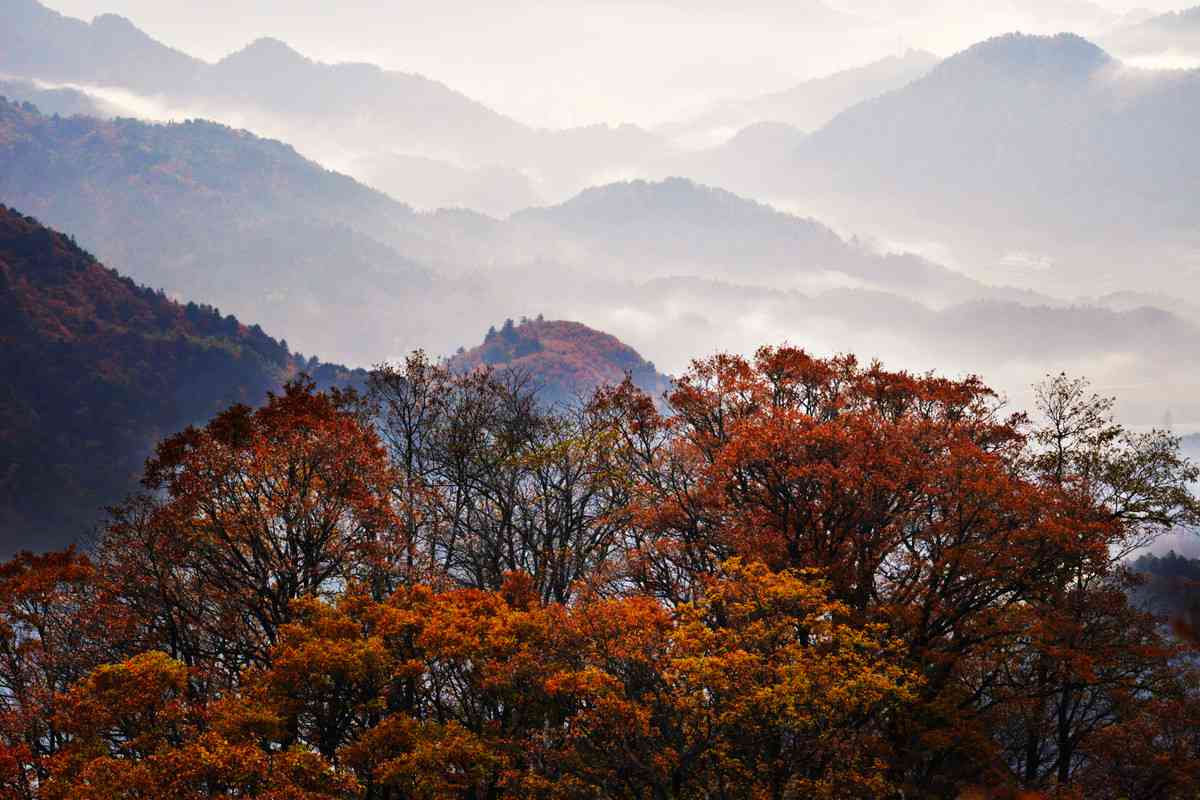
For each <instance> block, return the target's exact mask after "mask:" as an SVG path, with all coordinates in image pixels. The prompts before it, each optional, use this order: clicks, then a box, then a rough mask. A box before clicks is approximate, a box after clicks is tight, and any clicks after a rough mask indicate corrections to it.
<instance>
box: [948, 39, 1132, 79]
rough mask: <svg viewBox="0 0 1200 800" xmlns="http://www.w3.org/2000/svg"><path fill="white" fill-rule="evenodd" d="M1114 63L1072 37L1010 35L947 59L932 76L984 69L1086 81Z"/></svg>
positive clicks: (1087, 42) (1083, 42)
mask: <svg viewBox="0 0 1200 800" xmlns="http://www.w3.org/2000/svg"><path fill="white" fill-rule="evenodd" d="M1112 63H1114V59H1113V57H1112V56H1110V55H1109V54H1108V53H1107V52H1105V51H1104V50H1103V48H1101V47H1099V46H1097V45H1095V44H1093V43H1092V42H1090V41H1088V40H1087V39H1085V38H1083V37H1082V36H1078V35H1076V34H1073V33H1060V34H1058V35H1056V36H1034V35H1030V34H1024V33H1009V34H1005V35H1004V36H996V37H993V38H991V39H988V40H986V41H983V42H980V43H978V44H976V45H973V46H971V47H969V48H967V49H966V50H964V51H963V52H961V53H959V54H958V55H955V56H952V57H951V58H948V59H946V60H945V61H944V62H942V63H941V64H940V65H939V66H938V67H937V68H935V69H934V73H933V74H935V75H938V74H955V73H958V72H961V71H962V70H964V69H984V70H988V71H992V70H1002V71H1004V72H1006V73H1009V74H1016V73H1023V72H1024V73H1028V72H1036V73H1048V74H1052V75H1056V76H1059V77H1069V76H1079V77H1087V76H1089V75H1091V74H1092V73H1094V72H1095V71H1097V70H1099V69H1102V68H1104V67H1106V66H1108V65H1110V64H1112Z"/></svg>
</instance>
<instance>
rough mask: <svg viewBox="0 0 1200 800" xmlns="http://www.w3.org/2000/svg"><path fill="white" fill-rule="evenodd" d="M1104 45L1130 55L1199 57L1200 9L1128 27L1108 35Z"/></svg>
mask: <svg viewBox="0 0 1200 800" xmlns="http://www.w3.org/2000/svg"><path fill="white" fill-rule="evenodd" d="M1102 42H1103V44H1104V46H1105V47H1107V48H1109V49H1111V50H1113V51H1114V52H1117V53H1121V54H1122V55H1127V56H1135V55H1154V54H1157V53H1165V52H1176V53H1190V54H1192V55H1196V54H1200V6H1196V7H1195V8H1189V9H1186V10H1183V11H1172V12H1170V13H1167V14H1160V15H1158V16H1156V17H1151V18H1150V19H1148V20H1144V21H1142V22H1139V23H1137V24H1134V25H1127V26H1125V27H1122V28H1119V29H1117V30H1115V31H1113V32H1112V33H1110V34H1108V35H1107V36H1105V37H1104V38H1103V39H1102Z"/></svg>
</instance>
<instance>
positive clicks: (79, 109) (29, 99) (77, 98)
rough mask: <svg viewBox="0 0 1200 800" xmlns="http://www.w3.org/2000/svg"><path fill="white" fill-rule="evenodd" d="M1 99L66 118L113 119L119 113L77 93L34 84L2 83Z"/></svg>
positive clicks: (90, 96) (76, 91)
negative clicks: (28, 104) (111, 117)
mask: <svg viewBox="0 0 1200 800" xmlns="http://www.w3.org/2000/svg"><path fill="white" fill-rule="evenodd" d="M0 97H2V98H4V99H6V100H11V101H12V102H14V103H18V102H20V103H30V104H32V105H33V106H35V107H36V108H37V110H38V111H41V112H42V113H44V114H59V115H61V116H64V117H70V116H74V115H76V114H80V115H83V116H88V117H110V116H113V115H114V114H115V113H116V111H117V109H115V108H112V107H111V106H108V105H107V104H105V103H104V102H103V101H102V100H100V99H99V98H97V97H94V96H93V95H89V94H87V93H85V92H81V91H78V90H77V89H64V88H57V89H47V88H43V87H41V86H38V85H37V84H35V83H34V82H33V81H27V80H20V79H17V80H3V79H0Z"/></svg>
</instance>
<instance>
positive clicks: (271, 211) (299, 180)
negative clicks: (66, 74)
mask: <svg viewBox="0 0 1200 800" xmlns="http://www.w3.org/2000/svg"><path fill="white" fill-rule="evenodd" d="M0 199H2V200H4V201H5V202H7V203H10V204H12V205H14V206H18V207H20V208H22V209H24V210H26V211H27V212H28V213H31V214H34V215H36V216H37V217H38V218H39V219H42V220H44V221H45V222H46V223H47V224H52V225H54V226H56V227H58V228H60V229H63V230H70V231H71V232H72V233H73V234H74V235H75V236H77V237H78V238H79V240H80V241H81V242H82V243H83V244H84V245H85V246H86V247H88V248H89V249H90V250H92V251H93V252H96V253H97V254H98V255H99V257H100V258H102V259H103V260H104V261H106V262H108V263H115V264H121V265H122V268H123V269H124V270H126V271H127V272H128V274H130V275H131V276H132V277H134V278H135V279H137V280H140V281H145V282H147V283H150V284H152V285H155V286H160V287H163V288H164V289H165V290H166V291H167V292H169V293H172V294H178V295H180V296H183V297H204V298H208V299H210V300H211V301H212V302H215V303H217V304H219V305H221V306H222V307H226V308H228V309H229V310H231V311H233V312H235V313H237V314H240V315H242V316H249V315H251V314H254V315H255V316H256V317H257V318H258V319H261V320H262V321H263V324H268V325H270V326H271V327H272V328H273V329H274V330H279V331H283V332H284V333H285V335H289V336H292V334H291V330H295V331H296V332H297V333H298V334H299V333H301V332H302V331H304V330H307V329H309V328H311V327H312V326H313V325H315V324H317V323H318V322H320V320H321V319H322V315H323V314H325V313H326V312H327V311H328V310H329V309H331V308H335V307H339V306H348V305H353V304H359V305H360V306H362V307H363V308H364V309H369V308H370V307H371V305H372V302H373V300H374V299H376V298H379V297H380V296H381V295H386V296H390V297H402V296H404V295H405V294H406V293H408V292H411V291H416V290H420V289H422V288H424V287H426V286H428V284H429V280H430V278H429V275H428V274H427V272H426V271H425V270H423V269H422V268H420V267H418V266H417V265H416V264H415V263H414V261H413V259H412V258H410V257H407V256H406V255H401V253H400V252H399V251H398V249H397V248H404V246H405V244H406V243H408V242H410V241H411V240H412V239H414V238H415V239H417V240H418V244H415V245H414V246H413V247H412V248H411V250H414V251H420V246H419V241H420V240H421V239H422V238H423V237H424V236H425V234H424V233H423V232H422V231H421V230H420V229H419V226H415V225H414V220H415V215H414V214H413V212H412V211H411V209H409V208H408V207H407V206H404V205H402V204H400V203H397V202H395V201H393V200H391V199H390V198H388V197H387V196H385V195H382V194H380V193H378V192H375V191H372V190H370V189H367V188H366V187H364V186H361V185H360V184H357V183H355V182H354V181H353V180H351V179H350V178H347V177H345V176H343V175H338V174H336V173H333V172H329V171H327V170H325V169H323V168H321V167H320V166H318V165H317V164H314V163H313V162H311V161H308V160H306V159H304V158H301V157H300V156H299V155H297V154H296V152H295V151H294V150H292V149H291V148H290V147H288V146H286V145H283V144H280V143H279V142H274V141H270V140H265V139H259V138H257V137H254V136H252V135H250V134H248V133H246V132H244V131H236V130H233V129H230V128H226V127H224V126H221V125H216V124H213V123H206V122H186V123H182V124H172V125H150V124H145V123H141V122H137V121H134V120H128V119H118V120H111V121H102V120H96V119H91V118H84V117H73V118H55V117H47V116H44V115H41V114H39V113H37V112H36V110H33V109H31V108H29V107H28V106H18V105H16V104H13V103H5V102H3V101H0ZM405 249H406V251H407V249H408V248H405ZM359 318H360V319H363V320H364V323H363V324H366V322H365V320H366V319H367V318H369V314H368V313H367V312H366V311H362V312H360V314H359ZM345 333H346V336H347V340H348V342H347V345H348V344H349V342H350V341H352V339H351V337H353V336H355V335H359V336H361V335H363V331H362V330H354V329H351V330H347V331H346V332H345ZM295 340H296V341H298V342H300V343H301V345H302V346H303V347H304V348H305V349H310V350H313V349H319V350H321V351H322V352H335V348H336V347H339V346H340V343H339V342H335V341H330V340H328V339H320V338H313V339H309V340H303V341H302V337H301V336H300V335H296V336H295ZM335 355H336V356H337V357H338V358H354V357H355V356H357V355H358V354H357V353H356V352H355V351H354V350H353V349H352V348H351V347H349V346H346V347H344V348H342V349H340V350H338V351H336V352H335Z"/></svg>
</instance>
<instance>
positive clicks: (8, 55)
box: [0, 0, 666, 198]
mask: <svg viewBox="0 0 1200 800" xmlns="http://www.w3.org/2000/svg"><path fill="white" fill-rule="evenodd" d="M5 2H6V3H10V4H13V5H14V11H13V13H12V14H11V15H10V18H9V19H6V25H5V30H4V31H3V32H0V74H11V75H14V76H20V77H25V78H39V79H44V80H53V81H59V82H76V83H80V84H104V85H110V86H118V87H126V88H129V89H132V90H134V91H137V92H142V93H145V94H149V95H153V96H154V98H155V100H156V102H161V103H165V104H166V106H167V107H168V108H172V109H184V110H185V111H184V113H186V115H187V116H203V117H206V118H210V119H215V120H222V119H236V120H238V121H239V124H244V125H247V126H249V127H251V128H254V129H257V130H272V131H274V130H279V129H280V128H285V129H286V130H287V131H288V132H289V137H288V138H289V140H290V141H292V142H293V144H295V145H297V146H299V147H301V148H302V149H303V150H305V151H307V152H317V151H328V150H338V151H340V152H342V153H356V154H362V153H389V154H393V153H398V154H404V155H411V156H423V157H427V158H435V159H439V160H444V161H449V162H451V163H455V164H460V165H464V166H467V167H482V166H491V165H498V166H503V167H507V168H509V169H517V170H522V171H524V172H526V173H527V174H529V175H533V176H536V178H537V179H538V180H539V181H540V183H541V184H542V188H544V190H545V195H544V196H546V197H549V198H555V197H561V196H565V195H567V194H570V193H572V192H574V191H578V189H579V188H581V187H583V186H586V185H588V184H590V183H593V182H595V181H594V180H593V178H595V176H597V175H604V174H616V173H625V174H628V173H629V172H630V170H636V169H639V168H643V167H645V166H647V165H649V164H652V163H657V162H658V161H661V159H662V158H663V157H664V153H665V152H666V144H665V142H664V141H663V140H661V139H660V138H659V137H657V136H655V135H653V134H651V133H649V132H647V131H644V130H641V129H638V128H636V127H634V126H629V125H623V126H616V127H613V126H608V125H594V126H586V127H581V128H574V129H569V130H562V131H548V130H540V129H535V128H532V127H529V126H527V125H524V124H522V123H520V122H518V121H516V120H514V119H512V118H510V117H507V116H505V115H503V114H499V113H497V112H495V111H493V110H492V109H490V108H488V107H486V106H484V105H483V104H481V103H479V102H477V101H475V100H472V99H471V98H469V97H467V96H465V95H463V94H461V93H460V92H457V91H454V90H453V89H451V88H449V87H447V86H445V85H444V84H442V83H439V82H437V81H435V80H431V79H429V78H426V77H424V76H421V75H416V74H411V73H405V72H398V71H392V70H385V69H382V68H380V67H378V66H375V65H372V64H362V63H342V64H326V63H321V62H318V61H314V60H312V59H309V58H307V57H305V56H304V55H302V54H301V53H299V52H297V51H296V50H294V49H293V48H291V47H290V46H289V45H287V44H286V43H284V42H282V41H279V40H277V39H272V38H261V39H258V40H256V41H254V42H252V43H251V44H249V45H247V46H246V47H245V48H243V49H241V50H239V51H237V52H235V53H232V54H230V55H229V56H227V57H225V58H223V59H221V60H220V61H218V62H217V63H215V64H209V63H206V62H204V61H201V60H199V59H195V58H192V57H190V56H187V55H185V54H183V53H180V52H178V51H176V50H173V49H171V48H169V47H167V46H166V45H163V44H161V43H159V42H157V41H155V40H153V39H152V38H150V37H149V36H147V35H146V34H145V33H143V32H141V31H140V30H138V29H137V28H136V27H134V25H133V24H132V23H131V22H129V21H128V20H125V19H123V18H119V17H114V16H111V15H107V16H102V17H97V18H96V20H95V21H93V22H92V23H90V24H89V23H85V22H82V21H80V20H76V19H71V18H69V17H64V16H62V15H61V14H58V13H57V12H54V11H51V10H50V9H47V8H45V7H44V6H41V5H40V4H38V3H37V2H35V0H5Z"/></svg>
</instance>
